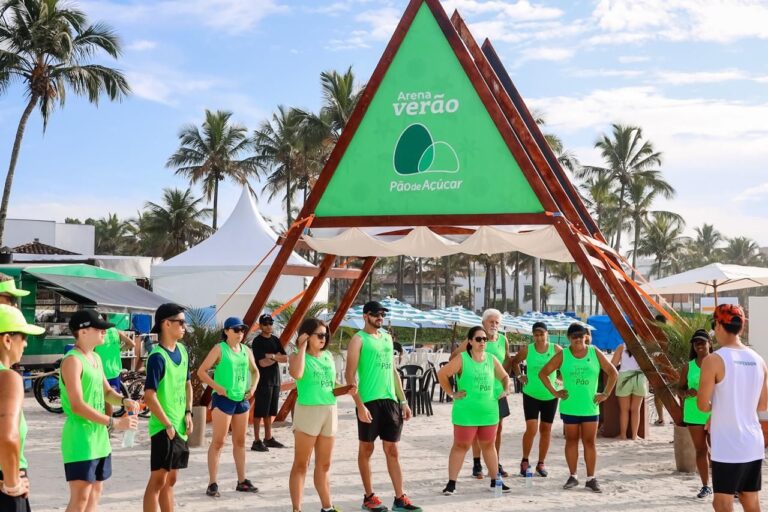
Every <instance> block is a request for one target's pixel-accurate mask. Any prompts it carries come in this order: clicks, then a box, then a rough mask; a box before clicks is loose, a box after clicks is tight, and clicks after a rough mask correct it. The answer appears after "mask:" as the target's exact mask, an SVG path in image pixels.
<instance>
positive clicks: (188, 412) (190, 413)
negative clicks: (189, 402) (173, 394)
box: [184, 409, 195, 418]
mask: <svg viewBox="0 0 768 512" xmlns="http://www.w3.org/2000/svg"><path fill="white" fill-rule="evenodd" d="M187 414H189V416H190V417H191V418H194V417H195V415H194V414H192V411H191V410H189V409H187V410H186V411H184V416H186V415H187Z"/></svg>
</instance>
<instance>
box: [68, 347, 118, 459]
mask: <svg viewBox="0 0 768 512" xmlns="http://www.w3.org/2000/svg"><path fill="white" fill-rule="evenodd" d="M68 357H76V358H77V359H79V360H80V364H81V365H82V367H83V370H82V373H81V374H80V387H81V389H82V392H83V401H84V402H85V403H86V404H88V405H90V406H91V407H92V408H93V409H95V410H97V411H99V412H101V413H103V412H104V371H103V369H102V366H101V358H100V357H99V355H98V354H96V353H94V354H93V359H94V360H95V361H96V366H93V365H92V364H91V362H90V361H89V360H88V359H87V358H86V357H85V355H84V354H83V353H82V352H80V351H79V350H78V349H76V348H75V349H72V350H70V351H69V352H67V355H65V356H64V359H66V358H68ZM59 389H60V390H61V407H62V409H64V414H66V415H67V419H66V420H65V421H64V428H63V429H62V430H61V457H62V459H64V464H68V463H70V462H80V461H85V460H94V459H100V458H102V457H106V456H107V455H109V454H110V453H112V446H111V445H110V444H109V433H108V432H107V426H106V425H102V424H100V423H94V422H93V421H90V420H87V419H85V418H83V417H82V416H78V415H77V414H75V413H74V412H72V404H71V402H70V401H69V394H68V392H67V386H66V384H65V383H64V379H63V378H62V377H59Z"/></svg>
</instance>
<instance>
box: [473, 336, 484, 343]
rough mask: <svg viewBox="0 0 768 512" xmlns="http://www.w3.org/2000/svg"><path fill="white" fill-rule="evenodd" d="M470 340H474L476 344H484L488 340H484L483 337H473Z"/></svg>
mask: <svg viewBox="0 0 768 512" xmlns="http://www.w3.org/2000/svg"><path fill="white" fill-rule="evenodd" d="M472 339H473V340H475V341H476V342H478V343H485V342H487V341H488V338H486V337H485V336H475V337H474V338H472Z"/></svg>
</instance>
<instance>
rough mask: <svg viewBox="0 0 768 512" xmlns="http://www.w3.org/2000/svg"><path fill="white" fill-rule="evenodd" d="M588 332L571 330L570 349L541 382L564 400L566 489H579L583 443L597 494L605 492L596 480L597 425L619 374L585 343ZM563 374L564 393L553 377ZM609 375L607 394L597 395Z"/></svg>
mask: <svg viewBox="0 0 768 512" xmlns="http://www.w3.org/2000/svg"><path fill="white" fill-rule="evenodd" d="M586 334H587V329H586V328H585V327H584V326H583V325H581V324H580V323H573V324H571V325H570V327H568V341H570V346H569V347H568V348H567V349H564V350H563V351H561V352H558V353H557V354H555V355H554V357H552V359H550V360H549V362H548V363H547V364H545V365H544V368H542V369H541V371H540V372H539V380H541V383H542V384H544V387H546V388H547V390H548V391H549V392H550V393H552V395H553V396H555V397H556V398H559V399H560V418H561V419H562V420H563V423H564V424H565V460H566V462H567V463H568V469H569V470H570V472H571V474H570V477H569V478H568V481H567V482H566V483H565V485H564V486H563V488H564V489H572V488H574V487H576V486H577V485H579V481H578V480H577V479H576V465H577V463H578V459H579V440H581V443H582V445H583V447H584V462H585V464H586V466H587V483H586V485H585V487H586V488H587V489H590V490H592V491H593V492H602V489H601V488H600V484H598V483H597V478H595V465H596V464H597V449H596V447H595V439H596V438H597V423H598V420H599V418H600V403H602V402H604V401H605V400H606V399H607V398H608V396H609V395H610V394H611V390H613V386H615V385H616V378H617V377H618V372H617V371H616V367H615V366H613V365H612V364H611V362H610V361H609V360H608V358H607V357H605V354H603V353H602V352H601V351H600V350H599V349H597V348H595V347H594V346H593V345H587V344H586V343H585V336H586ZM555 370H560V374H561V375H562V377H563V389H560V390H558V389H555V387H554V385H553V384H552V381H551V379H550V376H551V375H552V372H554V371H555ZM601 370H602V371H603V372H604V373H605V374H606V377H607V378H606V380H605V390H604V391H603V392H602V393H598V392H597V384H598V379H599V377H600V371H601Z"/></svg>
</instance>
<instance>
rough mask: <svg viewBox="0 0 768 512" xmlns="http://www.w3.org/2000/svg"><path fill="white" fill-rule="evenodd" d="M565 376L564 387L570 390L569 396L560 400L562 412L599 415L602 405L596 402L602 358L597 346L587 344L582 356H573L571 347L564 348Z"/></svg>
mask: <svg viewBox="0 0 768 512" xmlns="http://www.w3.org/2000/svg"><path fill="white" fill-rule="evenodd" d="M560 373H561V374H562V376H563V389H565V390H566V391H568V398H566V399H565V400H560V413H561V414H569V415H571V416H597V415H599V414H600V406H599V405H598V404H596V403H595V394H597V384H598V382H597V381H598V378H599V377H600V360H599V359H598V358H597V355H596V354H595V347H593V346H592V345H588V346H587V353H586V355H585V356H584V357H582V358H576V357H573V354H572V353H571V349H570V348H566V349H565V350H563V364H562V366H560Z"/></svg>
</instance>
